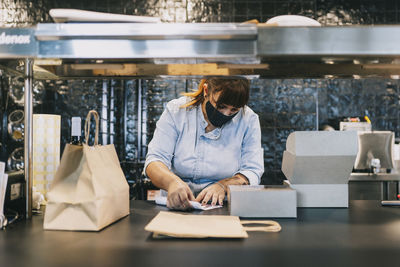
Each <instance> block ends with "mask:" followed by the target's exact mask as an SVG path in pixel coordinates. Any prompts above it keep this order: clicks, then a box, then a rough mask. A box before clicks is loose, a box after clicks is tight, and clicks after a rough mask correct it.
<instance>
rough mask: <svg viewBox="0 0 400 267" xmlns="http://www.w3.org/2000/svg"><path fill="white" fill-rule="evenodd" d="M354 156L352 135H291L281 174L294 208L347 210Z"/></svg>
mask: <svg viewBox="0 0 400 267" xmlns="http://www.w3.org/2000/svg"><path fill="white" fill-rule="evenodd" d="M357 152H358V138H357V132H355V131H347V132H346V131H308V132H302V131H300V132H293V133H291V134H290V135H289V137H288V139H287V141H286V151H284V154H283V160H282V171H283V173H284V174H285V176H286V178H287V179H288V180H289V181H290V184H291V187H292V188H293V189H295V190H296V191H297V206H298V207H348V205H349V204H348V198H349V197H348V180H349V177H350V174H351V171H352V169H353V166H354V161H355V159H356V156H357Z"/></svg>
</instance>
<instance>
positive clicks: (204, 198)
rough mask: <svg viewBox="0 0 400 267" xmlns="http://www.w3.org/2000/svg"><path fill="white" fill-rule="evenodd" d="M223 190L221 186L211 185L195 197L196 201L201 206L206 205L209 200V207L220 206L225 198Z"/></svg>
mask: <svg viewBox="0 0 400 267" xmlns="http://www.w3.org/2000/svg"><path fill="white" fill-rule="evenodd" d="M225 193H226V192H225V189H224V186H223V185H222V184H217V183H215V184H212V185H209V186H207V187H206V188H204V189H203V190H202V191H201V192H200V194H199V195H198V196H197V197H196V201H198V202H200V203H201V204H202V205H205V204H207V203H208V201H209V200H211V205H213V206H214V205H217V202H218V203H219V205H222V204H223V202H224V198H225Z"/></svg>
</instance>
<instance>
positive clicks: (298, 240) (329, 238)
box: [0, 200, 400, 267]
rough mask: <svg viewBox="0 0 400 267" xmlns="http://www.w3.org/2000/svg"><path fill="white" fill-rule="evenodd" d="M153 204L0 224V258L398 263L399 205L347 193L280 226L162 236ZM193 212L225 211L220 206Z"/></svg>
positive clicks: (2, 262) (26, 261) (86, 262)
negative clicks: (55, 223)
mask: <svg viewBox="0 0 400 267" xmlns="http://www.w3.org/2000/svg"><path fill="white" fill-rule="evenodd" d="M160 210H166V208H165V207H159V206H156V205H155V204H154V202H146V201H133V202H132V203H131V214H130V215H129V216H127V217H125V218H123V219H121V220H120V221H118V222H117V223H114V224H113V225H111V226H109V227H107V228H105V229H103V230H102V231H100V232H98V233H93V232H68V231H44V230H43V228H42V223H43V217H42V216H34V217H33V218H32V219H31V220H26V221H22V222H19V223H17V224H15V225H13V226H10V227H9V228H7V229H6V230H5V231H0V266H7V267H8V266H38V267H45V266H194V265H195V266H266V265H269V266H291V267H293V266H363V267H365V266H391V267H392V266H399V264H400V208H399V207H381V206H380V202H379V201H365V200H360V201H351V202H350V207H349V208H348V209H343V208H338V209H334V208H326V209H322V208H307V209H306V208H302V209H298V217H297V219H277V221H278V222H279V223H280V224H281V225H282V231H281V232H280V233H263V232H249V238H248V239H235V240H226V239H225V240H224V239H162V240H157V239H153V238H152V237H151V234H150V233H148V232H146V231H144V226H145V225H146V224H147V223H148V222H149V221H150V220H151V219H152V218H153V217H154V216H155V215H156V214H157V213H158V211H160ZM194 213H201V214H228V213H229V212H228V209H227V207H224V208H223V209H216V210H210V211H204V212H197V211H196V212H194Z"/></svg>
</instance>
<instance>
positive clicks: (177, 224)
mask: <svg viewBox="0 0 400 267" xmlns="http://www.w3.org/2000/svg"><path fill="white" fill-rule="evenodd" d="M243 224H262V225H266V226H255V227H254V226H247V227H244V226H243ZM144 229H145V230H146V231H149V232H152V233H153V237H154V238H162V237H178V238H207V237H213V238H247V237H248V235H247V231H263V232H279V231H280V230H281V226H280V224H279V223H277V222H275V221H270V220H268V221H265V220H263V221H262V220H254V221H249V220H247V221H240V219H239V217H238V216H229V215H187V214H181V213H174V212H166V211H160V212H159V213H158V214H157V216H156V217H154V218H153V220H151V221H150V222H149V223H148V224H147V225H146V226H145V228H144Z"/></svg>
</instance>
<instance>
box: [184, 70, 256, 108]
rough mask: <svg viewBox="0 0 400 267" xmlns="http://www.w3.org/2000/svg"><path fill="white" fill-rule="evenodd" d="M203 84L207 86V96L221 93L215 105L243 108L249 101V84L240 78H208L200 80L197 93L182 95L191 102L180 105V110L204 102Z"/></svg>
mask: <svg viewBox="0 0 400 267" xmlns="http://www.w3.org/2000/svg"><path fill="white" fill-rule="evenodd" d="M204 84H207V88H208V92H209V95H212V94H214V93H217V92H221V94H220V95H219V98H218V101H217V105H221V104H225V105H230V106H234V107H235V108H242V107H244V106H245V105H246V104H247V102H248V101H249V90H250V82H249V80H247V79H246V78H242V77H209V78H204V79H202V80H201V82H200V84H199V88H198V89H197V91H194V92H190V93H183V95H185V96H188V97H191V98H192V101H190V102H189V103H186V104H185V105H182V106H181V107H182V108H186V107H195V106H198V105H200V104H201V103H203V101H204Z"/></svg>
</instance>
